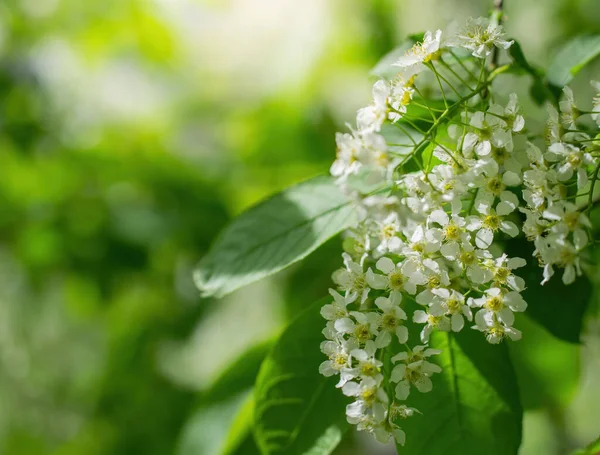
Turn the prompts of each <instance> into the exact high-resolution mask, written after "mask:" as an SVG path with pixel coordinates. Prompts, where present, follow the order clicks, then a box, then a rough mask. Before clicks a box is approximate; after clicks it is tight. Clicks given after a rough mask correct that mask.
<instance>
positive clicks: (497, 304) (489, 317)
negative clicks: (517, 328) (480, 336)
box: [470, 288, 527, 326]
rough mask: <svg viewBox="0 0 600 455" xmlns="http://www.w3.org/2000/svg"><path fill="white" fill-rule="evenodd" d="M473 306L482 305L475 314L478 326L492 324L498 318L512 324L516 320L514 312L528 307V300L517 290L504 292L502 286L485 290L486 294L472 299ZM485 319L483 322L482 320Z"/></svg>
mask: <svg viewBox="0 0 600 455" xmlns="http://www.w3.org/2000/svg"><path fill="white" fill-rule="evenodd" d="M470 303H471V306H476V307H480V308H481V310H479V311H478V312H477V314H475V322H476V323H477V325H478V326H481V325H482V323H485V325H487V326H490V325H492V324H491V321H494V320H496V319H497V320H498V321H500V322H501V323H503V324H504V325H507V326H512V325H513V323H514V322H515V315H514V313H513V311H514V312H522V311H525V309H526V308H527V302H525V300H523V297H521V294H519V293H518V292H516V291H509V292H503V291H502V289H500V288H490V289H487V290H486V291H485V296H483V297H481V298H478V299H470ZM482 321H483V322H482Z"/></svg>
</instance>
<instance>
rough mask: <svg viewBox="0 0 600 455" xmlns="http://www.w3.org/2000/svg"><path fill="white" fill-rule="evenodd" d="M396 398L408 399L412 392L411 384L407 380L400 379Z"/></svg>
mask: <svg viewBox="0 0 600 455" xmlns="http://www.w3.org/2000/svg"><path fill="white" fill-rule="evenodd" d="M395 392H396V398H397V399H398V400H406V398H407V397H408V395H409V393H410V385H409V383H408V382H407V381H400V382H399V383H398V385H397V386H396V390H395Z"/></svg>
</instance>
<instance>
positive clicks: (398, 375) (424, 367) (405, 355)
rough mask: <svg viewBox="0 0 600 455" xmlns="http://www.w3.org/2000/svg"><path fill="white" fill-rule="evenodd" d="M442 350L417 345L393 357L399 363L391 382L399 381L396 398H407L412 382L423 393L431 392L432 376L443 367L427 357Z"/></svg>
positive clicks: (393, 360) (393, 372)
mask: <svg viewBox="0 0 600 455" xmlns="http://www.w3.org/2000/svg"><path fill="white" fill-rule="evenodd" d="M440 352H441V351H438V350H436V349H425V347H424V346H416V347H415V348H414V349H413V350H412V351H410V352H401V353H400V354H397V355H395V356H394V357H392V362H394V363H396V362H403V363H399V364H398V365H396V366H395V367H394V368H393V369H392V374H391V377H390V381H391V382H397V383H398V384H397V385H396V389H395V394H396V398H398V399H399V400H406V398H407V397H408V395H409V393H410V386H411V384H412V385H414V386H415V387H416V388H417V390H418V391H419V392H421V393H426V392H430V391H431V389H432V388H433V384H432V382H431V379H430V376H431V375H432V374H434V373H440V372H441V371H442V369H441V368H440V367H439V366H438V365H436V364H434V363H430V362H428V361H427V360H426V359H427V358H428V357H430V356H432V355H437V354H439V353H440Z"/></svg>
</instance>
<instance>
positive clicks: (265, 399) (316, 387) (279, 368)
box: [254, 299, 348, 455]
mask: <svg viewBox="0 0 600 455" xmlns="http://www.w3.org/2000/svg"><path fill="white" fill-rule="evenodd" d="M324 303H327V300H325V299H323V300H320V301H318V302H316V303H315V304H313V305H311V306H310V308H308V309H307V310H306V311H305V312H304V313H302V314H301V315H300V316H299V317H298V318H297V319H296V320H294V321H293V322H292V323H291V324H290V326H289V327H288V328H287V329H286V330H285V331H284V332H283V334H282V335H281V337H280V338H279V340H278V341H277V343H276V344H275V346H274V348H273V351H272V352H271V353H270V354H269V356H267V358H266V359H265V361H264V363H263V365H262V367H261V370H260V373H259V375H258V378H257V381H256V386H255V406H256V407H255V419H254V420H255V432H254V435H255V439H256V442H257V443H258V445H259V447H260V449H261V451H262V453H263V455H280V454H281V455H283V454H285V455H309V454H310V455H328V454H330V453H331V452H332V451H333V450H334V449H335V447H336V446H337V445H338V444H339V442H340V441H341V439H342V435H343V433H344V431H345V430H346V428H347V425H348V424H347V423H346V418H345V406H346V404H347V403H348V400H347V398H346V397H344V395H343V394H342V393H341V391H340V390H339V389H337V388H336V387H335V384H336V382H337V380H338V378H336V377H330V378H325V377H323V376H321V375H320V374H319V371H318V370H319V365H320V364H321V362H323V361H324V360H325V356H324V355H323V354H322V353H321V351H320V349H319V345H320V343H321V342H322V341H323V334H322V333H321V330H322V328H323V327H324V320H323V318H322V317H321V315H320V308H321V306H322V305H323V304H324Z"/></svg>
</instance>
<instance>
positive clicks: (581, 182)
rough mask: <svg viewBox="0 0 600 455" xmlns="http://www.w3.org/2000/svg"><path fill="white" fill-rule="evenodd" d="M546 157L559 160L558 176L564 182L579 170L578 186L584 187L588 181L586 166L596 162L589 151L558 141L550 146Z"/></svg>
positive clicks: (553, 160)
mask: <svg viewBox="0 0 600 455" xmlns="http://www.w3.org/2000/svg"><path fill="white" fill-rule="evenodd" d="M546 159H547V160H548V161H551V162H555V161H558V167H557V174H556V176H557V178H558V180H559V181H561V182H564V181H567V180H569V179H570V178H571V177H572V176H573V173H574V172H577V186H578V187H579V188H583V187H584V186H585V185H586V184H587V182H588V175H587V170H586V169H585V166H587V165H590V164H594V163H595V161H596V160H595V159H594V158H593V157H592V155H590V154H589V153H588V152H584V151H583V150H581V149H579V148H578V147H575V146H574V145H571V144H565V143H563V142H556V143H554V144H552V145H550V147H548V152H547V153H546Z"/></svg>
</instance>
